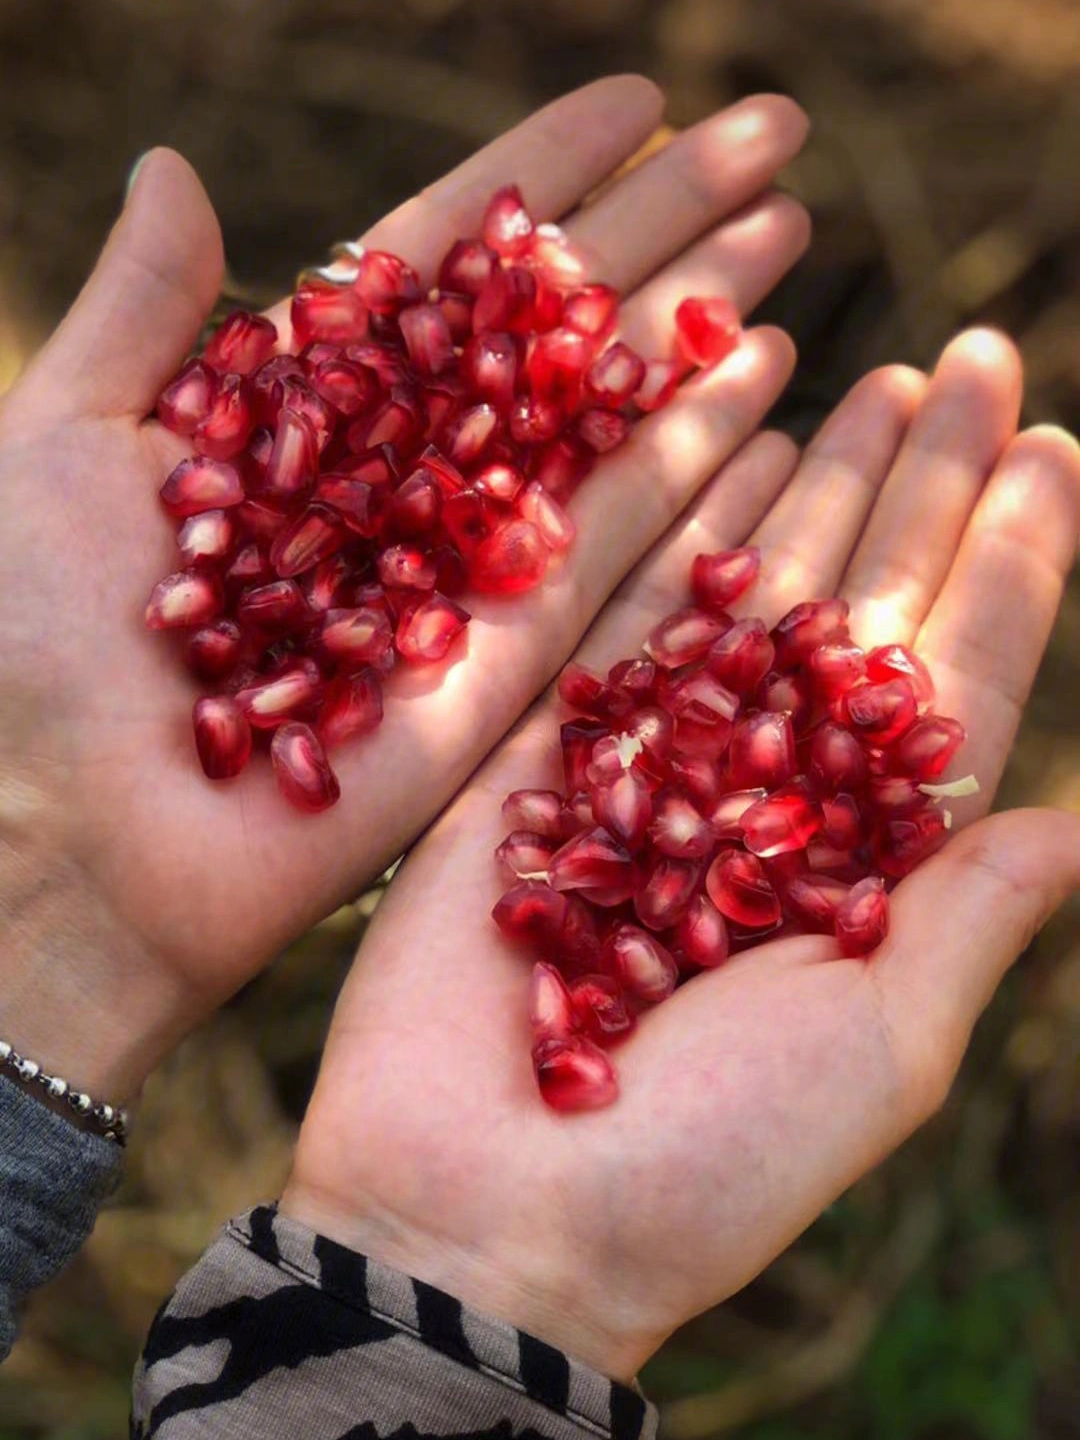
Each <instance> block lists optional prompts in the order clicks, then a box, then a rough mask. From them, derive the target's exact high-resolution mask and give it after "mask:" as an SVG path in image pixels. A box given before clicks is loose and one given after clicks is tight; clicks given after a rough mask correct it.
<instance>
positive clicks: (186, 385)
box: [155, 360, 214, 435]
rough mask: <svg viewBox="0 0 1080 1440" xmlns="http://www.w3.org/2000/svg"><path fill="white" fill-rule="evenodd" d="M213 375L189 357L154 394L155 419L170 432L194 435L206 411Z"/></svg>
mask: <svg viewBox="0 0 1080 1440" xmlns="http://www.w3.org/2000/svg"><path fill="white" fill-rule="evenodd" d="M213 393H214V376H213V374H212V373H211V371H210V370H208V369H207V367H206V366H205V365H204V364H203V362H202V361H201V360H189V361H188V362H187V364H186V365H185V366H184V367H183V369H182V370H180V371H179V372H178V373H177V375H176V376H175V378H174V379H172V380H170V381H169V383H168V385H166V386H165V389H164V390H163V391H162V392H161V394H160V395H159V396H158V402H157V409H156V411H155V413H156V415H157V418H158V419H159V420H160V421H161V423H162V424H163V425H164V426H165V428H166V429H167V430H171V431H172V432H173V434H174V435H194V434H195V431H196V429H197V428H198V426H199V425H200V423H201V422H202V421H203V420H204V419H205V418H206V416H207V414H208V413H209V410H210V401H211V399H212V397H213Z"/></svg>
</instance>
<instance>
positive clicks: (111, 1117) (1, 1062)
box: [0, 1040, 128, 1145]
mask: <svg viewBox="0 0 1080 1440" xmlns="http://www.w3.org/2000/svg"><path fill="white" fill-rule="evenodd" d="M5 1069H6V1070H10V1072H11V1073H12V1074H13V1075H14V1076H15V1078H16V1079H17V1080H21V1081H22V1083H23V1084H24V1085H27V1086H33V1085H37V1086H39V1087H40V1088H41V1089H42V1090H43V1091H44V1092H45V1094H46V1095H47V1096H48V1097H49V1099H50V1100H60V1101H63V1102H64V1104H66V1105H67V1106H68V1108H69V1109H70V1110H71V1111H72V1113H73V1114H74V1115H77V1116H78V1117H79V1119H80V1120H81V1121H82V1122H83V1124H84V1125H85V1126H86V1128H87V1129H88V1130H91V1131H93V1133H94V1134H95V1135H99V1136H100V1137H101V1139H102V1140H112V1141H113V1142H114V1143H115V1144H117V1145H126V1144H127V1130H128V1113H127V1111H126V1110H121V1109H119V1108H118V1107H117V1106H115V1105H101V1104H98V1103H97V1102H96V1101H95V1100H93V1099H92V1098H91V1097H90V1096H89V1095H87V1094H86V1093H85V1091H82V1090H74V1089H72V1087H71V1086H70V1085H69V1084H68V1082H67V1081H66V1080H61V1078H60V1076H59V1075H47V1074H46V1073H45V1071H44V1070H43V1069H42V1068H41V1066H40V1065H39V1064H38V1063H37V1062H36V1061H35V1060H27V1059H26V1057H25V1056H24V1055H20V1054H19V1053H18V1051H16V1050H13V1049H12V1047H11V1046H10V1045H9V1044H8V1043H7V1041H6V1040H0V1073H2V1072H3V1071H4V1070H5Z"/></svg>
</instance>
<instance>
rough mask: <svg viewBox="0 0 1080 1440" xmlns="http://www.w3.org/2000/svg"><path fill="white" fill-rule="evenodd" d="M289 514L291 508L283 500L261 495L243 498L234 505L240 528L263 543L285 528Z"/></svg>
mask: <svg viewBox="0 0 1080 1440" xmlns="http://www.w3.org/2000/svg"><path fill="white" fill-rule="evenodd" d="M290 514H291V509H290V507H288V506H287V505H286V504H285V502H284V501H278V500H269V499H264V498H262V497H259V498H258V499H251V500H245V501H244V502H243V503H242V504H240V505H238V506H237V507H236V520H237V524H238V525H239V526H240V528H241V530H242V531H243V532H244V533H245V534H246V535H251V536H252V537H253V538H254V539H256V540H258V541H261V542H262V543H264V544H265V543H266V542H267V541H268V540H273V538H274V536H275V535H276V534H277V533H278V531H280V530H283V529H284V528H285V526H286V525H287V524H288V523H289V516H290Z"/></svg>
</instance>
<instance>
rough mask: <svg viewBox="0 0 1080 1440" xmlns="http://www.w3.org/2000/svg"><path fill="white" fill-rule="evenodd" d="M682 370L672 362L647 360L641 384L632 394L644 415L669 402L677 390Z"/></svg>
mask: <svg viewBox="0 0 1080 1440" xmlns="http://www.w3.org/2000/svg"><path fill="white" fill-rule="evenodd" d="M681 379H682V370H681V369H680V367H679V366H678V365H676V364H675V363H674V361H672V360H649V361H647V362H646V365H645V374H644V376H643V378H642V381H641V384H640V385H639V386H638V388H637V390H636V391H635V392H634V401H635V403H636V404H637V407H638V409H639V410H644V411H645V412H646V413H648V412H650V411H652V410H659V409H660V408H661V406H663V405H667V404H669V403H670V402H671V400H672V399H673V397H674V395H675V391H676V390H677V389H678V388H679V381H680V380H681Z"/></svg>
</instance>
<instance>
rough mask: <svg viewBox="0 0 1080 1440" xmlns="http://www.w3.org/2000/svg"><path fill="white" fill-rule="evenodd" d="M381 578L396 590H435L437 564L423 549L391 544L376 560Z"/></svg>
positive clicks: (384, 583) (383, 582)
mask: <svg viewBox="0 0 1080 1440" xmlns="http://www.w3.org/2000/svg"><path fill="white" fill-rule="evenodd" d="M375 568H376V570H377V571H378V575H379V580H380V581H381V582H382V584H383V585H385V586H387V587H388V588H392V589H395V590H434V589H435V566H434V565H433V564H432V563H431V559H430V557H429V556H427V555H425V554H424V552H423V551H422V550H418V549H415V548H413V547H412V546H410V545H391V546H389V547H388V549H386V550H384V551H383V552H382V554H381V555H380V556H379V558H378V561H377V562H376V567H375Z"/></svg>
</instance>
